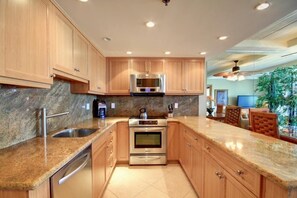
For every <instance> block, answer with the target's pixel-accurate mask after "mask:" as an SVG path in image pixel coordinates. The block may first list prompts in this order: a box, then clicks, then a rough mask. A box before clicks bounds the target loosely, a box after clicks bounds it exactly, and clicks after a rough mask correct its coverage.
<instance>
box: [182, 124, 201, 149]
mask: <svg viewBox="0 0 297 198" xmlns="http://www.w3.org/2000/svg"><path fill="white" fill-rule="evenodd" d="M185 137H186V138H187V139H188V140H190V142H191V145H192V146H193V147H195V148H196V149H200V148H201V147H202V144H203V140H202V138H201V137H200V136H199V135H197V134H196V133H195V132H194V131H192V130H191V129H189V128H186V131H185Z"/></svg>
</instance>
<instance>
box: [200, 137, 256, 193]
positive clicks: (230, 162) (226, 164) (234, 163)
mask: <svg viewBox="0 0 297 198" xmlns="http://www.w3.org/2000/svg"><path fill="white" fill-rule="evenodd" d="M204 151H205V152H206V153H209V154H210V155H211V156H213V157H214V159H216V160H217V161H218V162H219V163H220V164H221V165H222V166H223V168H224V169H225V170H226V171H228V172H229V173H230V175H232V176H233V177H234V178H235V179H237V180H238V181H239V182H240V183H241V184H242V185H244V186H245V187H246V188H247V189H249V190H250V191H251V192H253V193H254V194H255V195H256V196H257V197H260V182H261V175H260V174H259V173H257V172H256V171H254V170H253V169H251V168H250V167H248V166H247V165H245V164H243V163H241V162H240V161H238V160H237V159H235V158H234V157H231V156H230V155H229V154H227V153H225V152H223V151H220V150H219V149H218V148H216V147H215V146H214V145H213V144H211V143H209V142H205V145H204Z"/></svg>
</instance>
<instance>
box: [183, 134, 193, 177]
mask: <svg viewBox="0 0 297 198" xmlns="http://www.w3.org/2000/svg"><path fill="white" fill-rule="evenodd" d="M184 156H185V157H184V169H185V171H186V173H187V175H188V177H192V145H191V140H190V139H189V138H188V137H187V136H185V137H184Z"/></svg>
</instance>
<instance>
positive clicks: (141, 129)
mask: <svg viewBox="0 0 297 198" xmlns="http://www.w3.org/2000/svg"><path fill="white" fill-rule="evenodd" d="M165 129H166V127H133V128H130V130H131V132H159V131H164V130H165Z"/></svg>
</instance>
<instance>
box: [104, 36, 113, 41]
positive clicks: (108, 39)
mask: <svg viewBox="0 0 297 198" xmlns="http://www.w3.org/2000/svg"><path fill="white" fill-rule="evenodd" d="M102 39H103V40H104V41H111V38H108V37H103V38H102Z"/></svg>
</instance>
